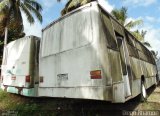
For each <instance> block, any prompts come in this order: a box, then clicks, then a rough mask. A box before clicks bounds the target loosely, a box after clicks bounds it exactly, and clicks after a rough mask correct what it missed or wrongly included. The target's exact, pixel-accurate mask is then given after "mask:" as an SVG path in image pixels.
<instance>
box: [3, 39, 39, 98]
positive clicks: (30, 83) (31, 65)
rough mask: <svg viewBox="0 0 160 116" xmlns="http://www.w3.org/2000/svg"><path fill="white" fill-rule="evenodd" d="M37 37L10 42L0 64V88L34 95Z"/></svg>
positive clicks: (36, 74) (36, 72) (36, 80)
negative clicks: (0, 66) (0, 67)
mask: <svg viewBox="0 0 160 116" xmlns="http://www.w3.org/2000/svg"><path fill="white" fill-rule="evenodd" d="M38 46H39V39H38V38H37V37H34V36H29V37H24V38H21V39H18V40H15V41H12V42H10V43H9V44H8V45H7V46H6V48H5V49H6V50H5V51H6V53H5V56H4V58H3V65H2V74H1V80H2V84H1V85H2V89H4V90H6V91H7V92H11V93H16V94H21V95H25V96H36V95H37V92H36V89H35V88H36V86H38V85H37V84H38V78H37V77H38V49H39V47H38Z"/></svg>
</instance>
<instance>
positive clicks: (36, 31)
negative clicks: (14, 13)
mask: <svg viewBox="0 0 160 116" xmlns="http://www.w3.org/2000/svg"><path fill="white" fill-rule="evenodd" d="M22 17H23V25H24V32H25V34H26V36H29V35H35V36H38V37H41V30H42V25H41V24H40V23H39V22H38V21H37V20H35V23H34V24H32V25H31V24H30V23H29V22H28V21H27V17H26V15H25V14H24V13H23V12H22Z"/></svg>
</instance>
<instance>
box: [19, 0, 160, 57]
mask: <svg viewBox="0 0 160 116" xmlns="http://www.w3.org/2000/svg"><path fill="white" fill-rule="evenodd" d="M66 1H67V0H62V2H60V3H58V2H56V0H38V2H39V3H40V4H41V5H42V6H43V11H42V15H43V23H42V24H40V23H39V22H38V21H37V20H36V23H35V24H34V25H30V24H29V23H28V22H27V20H26V16H25V14H23V13H22V16H23V18H24V20H23V21H24V22H23V23H24V31H25V33H26V35H35V36H38V37H41V30H42V29H43V28H45V27H46V26H47V25H49V24H50V23H51V22H53V21H54V20H56V19H58V18H59V17H60V11H61V10H62V9H63V8H64V6H65V4H66ZM99 1H100V2H103V4H104V5H105V7H106V8H107V10H108V11H109V12H111V10H112V9H114V8H121V7H122V6H125V7H127V10H128V21H130V20H136V19H142V20H143V25H141V26H139V27H136V28H135V29H139V30H145V31H147V34H146V36H145V41H147V42H149V43H150V44H151V46H152V48H149V49H152V50H155V51H158V52H159V56H160V0H99Z"/></svg>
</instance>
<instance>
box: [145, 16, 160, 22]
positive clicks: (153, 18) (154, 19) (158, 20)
mask: <svg viewBox="0 0 160 116" xmlns="http://www.w3.org/2000/svg"><path fill="white" fill-rule="evenodd" d="M145 19H146V20H147V21H148V22H150V23H160V18H155V17H151V16H146V17H145Z"/></svg>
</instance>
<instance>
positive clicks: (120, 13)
mask: <svg viewBox="0 0 160 116" xmlns="http://www.w3.org/2000/svg"><path fill="white" fill-rule="evenodd" d="M111 14H112V16H113V17H114V18H115V19H117V20H118V21H119V22H120V23H121V24H122V25H123V26H124V27H125V28H127V29H128V30H129V31H130V30H131V29H132V28H134V27H135V26H138V25H141V24H143V21H142V20H141V19H139V20H135V21H129V22H128V23H127V18H128V15H127V8H126V7H122V8H120V9H113V10H112V12H111Z"/></svg>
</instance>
